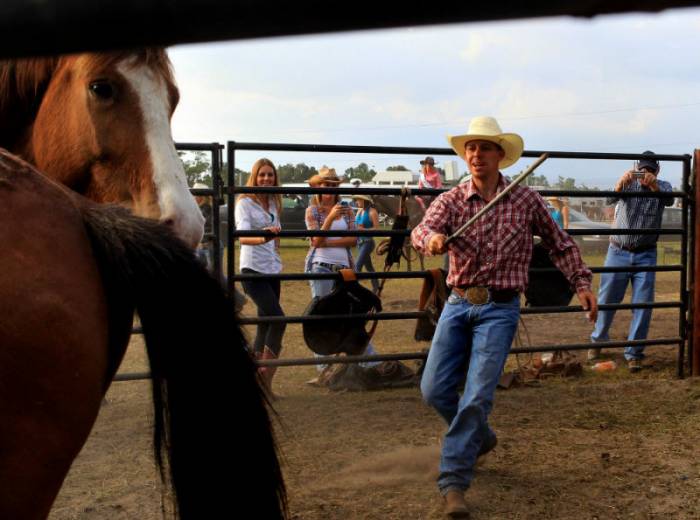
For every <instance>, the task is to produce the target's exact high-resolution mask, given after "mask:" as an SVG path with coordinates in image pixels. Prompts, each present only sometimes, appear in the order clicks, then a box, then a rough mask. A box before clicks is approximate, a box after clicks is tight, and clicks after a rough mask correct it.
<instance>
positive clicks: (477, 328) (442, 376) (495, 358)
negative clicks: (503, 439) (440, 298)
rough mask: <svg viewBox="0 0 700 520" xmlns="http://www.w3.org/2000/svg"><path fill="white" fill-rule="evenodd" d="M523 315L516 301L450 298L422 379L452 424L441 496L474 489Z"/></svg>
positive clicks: (443, 462) (444, 450)
mask: <svg viewBox="0 0 700 520" xmlns="http://www.w3.org/2000/svg"><path fill="white" fill-rule="evenodd" d="M519 317H520V299H519V298H517V297H516V298H513V300H511V301H510V302H508V303H487V304H484V305H472V304H471V303H469V302H467V301H466V300H464V299H462V298H461V297H460V296H459V295H458V294H456V293H455V292H452V294H450V296H449V298H448V299H447V304H446V305H445V307H444V309H443V311H442V315H441V316H440V320H439V321H438V324H437V328H436V330H435V336H434V337H433V343H432V345H431V347H430V352H429V353H428V359H427V361H426V363H425V370H424V371H423V378H422V380H421V392H422V393H423V398H424V399H425V401H426V403H428V404H429V405H430V406H432V407H433V408H435V409H436V410H437V411H438V413H439V414H440V415H441V416H442V418H443V419H445V422H447V425H448V429H447V433H446V434H445V439H444V442H443V445H442V455H441V457H440V475H439V477H438V487H439V488H440V492H441V493H442V494H445V493H447V491H449V490H450V489H460V490H465V489H467V488H468V487H469V485H470V483H471V481H472V478H473V477H474V464H475V463H476V459H477V455H478V453H479V449H480V448H481V444H482V443H483V442H484V440H485V439H487V438H489V437H493V436H495V434H494V433H493V431H492V430H491V428H490V427H489V425H488V416H489V413H491V409H492V408H493V395H494V392H495V391H496V386H497V385H498V380H499V378H500V376H501V372H502V371H503V366H504V365H505V362H506V358H507V357H508V352H510V347H511V344H512V342H513V337H514V336H515V331H516V329H517V327H518V319H519ZM465 371H466V373H467V379H466V382H465V385H464V391H463V393H462V396H461V398H460V396H459V393H458V392H459V390H460V388H459V383H460V381H461V379H462V377H463V375H464V373H465Z"/></svg>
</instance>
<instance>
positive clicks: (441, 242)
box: [428, 233, 447, 255]
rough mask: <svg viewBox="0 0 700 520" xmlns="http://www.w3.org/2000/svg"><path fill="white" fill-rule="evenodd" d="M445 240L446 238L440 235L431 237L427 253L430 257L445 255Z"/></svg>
mask: <svg viewBox="0 0 700 520" xmlns="http://www.w3.org/2000/svg"><path fill="white" fill-rule="evenodd" d="M445 240H447V237H446V236H445V235H443V234H441V233H437V234H435V235H433V236H432V237H431V238H430V241H429V242H428V252H429V253H430V254H431V255H441V254H443V253H446V252H447V246H446V245H445Z"/></svg>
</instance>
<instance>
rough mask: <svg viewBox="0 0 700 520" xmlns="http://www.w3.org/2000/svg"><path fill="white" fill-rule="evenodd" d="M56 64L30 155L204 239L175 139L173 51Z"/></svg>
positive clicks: (83, 57)
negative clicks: (169, 55) (171, 57)
mask: <svg viewBox="0 0 700 520" xmlns="http://www.w3.org/2000/svg"><path fill="white" fill-rule="evenodd" d="M53 64H54V67H53V69H52V70H51V75H50V77H49V78H46V79H44V80H43V83H42V82H40V81H39V79H38V78H36V79H35V81H36V84H37V85H42V86H41V88H37V90H39V91H40V90H43V91H44V95H43V99H42V100H41V103H40V104H39V107H38V110H37V112H36V117H35V119H34V123H33V125H32V126H31V128H30V129H29V131H28V133H27V134H26V137H25V138H24V139H25V143H24V153H23V155H25V156H26V158H27V159H28V160H29V161H31V162H34V163H35V164H36V166H37V167H38V169H39V170H41V171H43V172H45V173H46V174H47V175H49V176H50V177H52V178H54V179H55V180H57V181H59V182H62V183H64V184H66V185H67V186H69V187H71V188H72V189H74V190H75V191H77V192H79V193H82V194H84V195H85V196H87V197H89V198H91V199H93V200H95V201H97V202H101V203H113V204H120V205H123V206H126V207H128V208H130V209H131V210H132V211H133V212H134V213H135V214H136V215H139V216H143V217H147V218H153V219H158V220H160V221H162V222H165V223H167V224H169V225H171V226H172V227H173V229H174V230H175V231H176V233H177V234H178V235H179V236H180V237H181V238H182V239H183V240H184V241H185V242H186V243H188V244H190V245H191V246H192V247H194V246H196V245H197V243H199V241H200V240H201V237H202V234H203V232H204V218H203V217H202V214H201V212H200V210H199V208H198V207H197V204H196V203H195V201H194V198H193V197H192V195H191V194H190V192H189V189H188V187H187V182H186V178H185V172H184V169H183V166H182V162H181V161H180V159H179V157H178V155H177V152H176V150H175V145H174V143H173V138H172V133H171V129H170V119H171V116H172V114H173V111H174V110H175V107H176V106H177V103H178V96H179V95H178V90H177V87H176V86H175V83H174V80H173V75H172V71H171V66H170V61H169V59H168V57H167V55H166V53H165V51H164V50H163V49H148V50H142V51H137V52H119V53H99V54H97V53H96V54H77V55H70V56H62V57H60V58H58V59H54V60H53ZM44 69H45V70H49V67H47V66H45V67H44ZM20 153H21V152H20Z"/></svg>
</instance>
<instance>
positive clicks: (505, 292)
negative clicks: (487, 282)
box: [452, 285, 519, 305]
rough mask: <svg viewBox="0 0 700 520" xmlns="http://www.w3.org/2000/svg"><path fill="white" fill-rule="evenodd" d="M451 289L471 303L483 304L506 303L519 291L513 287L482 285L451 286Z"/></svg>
mask: <svg viewBox="0 0 700 520" xmlns="http://www.w3.org/2000/svg"><path fill="white" fill-rule="evenodd" d="M452 290H453V291H454V292H456V293H457V294H459V296H460V298H462V299H463V300H466V301H468V302H469V303H471V304H472V305H484V304H486V303H491V302H495V303H508V302H509V301H511V300H512V299H513V298H515V297H516V296H517V295H518V294H519V293H518V291H517V290H515V289H491V288H490V287H484V286H478V285H477V286H472V287H453V288H452Z"/></svg>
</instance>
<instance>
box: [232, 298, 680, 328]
mask: <svg viewBox="0 0 700 520" xmlns="http://www.w3.org/2000/svg"><path fill="white" fill-rule="evenodd" d="M681 306H682V302H680V301H678V302H649V303H608V304H605V305H599V306H598V309H599V310H603V311H607V310H611V311H612V310H614V311H619V310H628V309H673V308H680V307H681ZM573 312H585V311H584V310H583V307H581V306H580V305H562V306H554V305H552V306H547V307H523V308H522V309H520V313H521V314H563V313H573ZM429 316H430V314H429V313H427V312H425V311H410V312H378V313H376V314H325V315H313V316H260V317H256V318H239V319H238V322H239V323H240V324H242V325H255V324H258V323H280V322H282V323H309V322H314V321H338V320H368V321H386V320H401V319H414V318H427V317H429Z"/></svg>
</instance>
